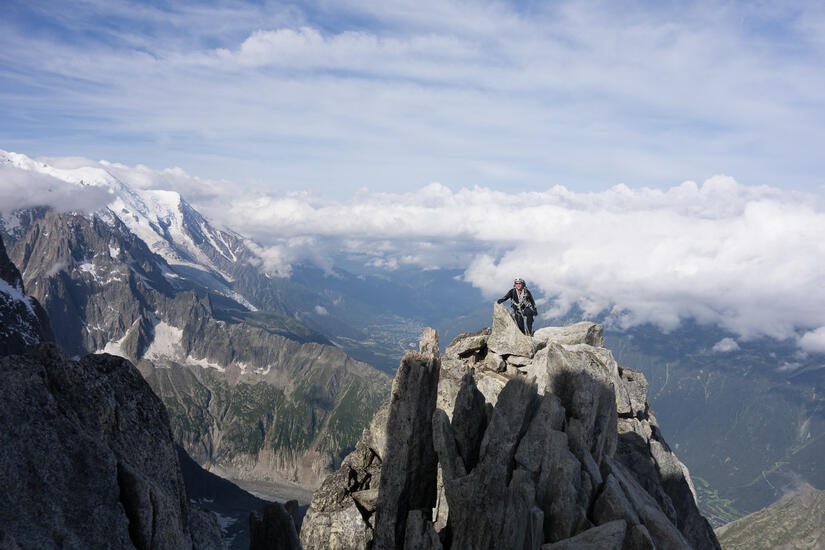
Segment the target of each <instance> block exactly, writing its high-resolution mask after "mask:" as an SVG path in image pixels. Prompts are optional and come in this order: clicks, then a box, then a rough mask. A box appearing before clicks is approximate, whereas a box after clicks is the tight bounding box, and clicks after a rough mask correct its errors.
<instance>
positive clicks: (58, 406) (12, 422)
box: [0, 344, 223, 549]
mask: <svg viewBox="0 0 825 550" xmlns="http://www.w3.org/2000/svg"><path fill="white" fill-rule="evenodd" d="M0 375H2V379H3V384H2V385H0V403H2V404H3V406H2V407H0V493H2V494H3V495H4V499H5V500H6V503H5V504H4V505H3V506H0V525H2V528H3V531H4V533H5V534H4V536H5V537H7V538H9V539H10V540H13V541H14V542H15V543H16V544H17V545H19V546H20V547H21V548H55V547H60V548H104V547H105V548H170V549H171V548H175V549H177V548H180V549H183V548H186V549H189V548H193V532H192V528H193V527H192V524H191V523H190V522H191V521H192V519H193V516H190V512H191V511H192V510H191V509H190V506H189V503H188V502H187V496H186V492H185V489H184V484H183V479H182V476H181V470H180V466H179V463H178V457H177V451H176V449H175V445H174V442H173V439H172V432H171V429H170V427H169V419H168V416H167V414H166V410H165V408H164V407H163V404H162V403H161V402H160V400H159V399H158V398H157V397H156V396H155V395H154V394H153V393H152V391H151V389H150V388H149V386H148V385H147V384H146V382H145V381H144V380H143V378H142V377H141V376H140V374H139V373H138V371H137V369H135V368H134V367H133V366H132V365H131V364H130V363H129V362H128V361H126V360H124V359H122V358H120V357H114V356H110V355H90V356H87V357H85V358H83V359H81V360H80V361H69V360H67V359H66V358H65V357H64V356H63V355H62V353H61V352H60V351H59V350H58V349H57V348H56V347H55V346H54V345H51V344H41V345H40V347H38V348H37V349H36V350H34V351H32V352H30V353H29V354H27V355H13V356H7V357H4V358H2V359H0ZM194 521H195V522H196V524H197V525H198V526H199V529H200V531H199V532H198V533H197V534H196V536H195V537H194V541H195V543H197V546H196V547H200V548H216V547H217V548H222V547H223V545H222V544H220V545H219V546H210V543H209V541H212V542H213V543H215V541H216V536H215V534H216V532H217V540H218V541H219V539H220V531H219V529H218V528H217V524H216V523H215V521H214V516H212V518H211V519H210V518H209V517H200V516H199V515H198V516H197V517H195V519H194ZM201 545H203V546H201Z"/></svg>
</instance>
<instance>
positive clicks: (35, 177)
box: [0, 151, 112, 215]
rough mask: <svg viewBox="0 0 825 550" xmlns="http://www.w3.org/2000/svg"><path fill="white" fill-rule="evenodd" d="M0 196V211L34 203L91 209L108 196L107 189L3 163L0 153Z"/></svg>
mask: <svg viewBox="0 0 825 550" xmlns="http://www.w3.org/2000/svg"><path fill="white" fill-rule="evenodd" d="M2 153H3V152H2V151H0V154H2ZM0 197H2V200H0V215H3V214H9V213H11V212H13V211H14V210H18V209H21V208H32V207H36V206H51V207H52V208H54V209H56V210H59V211H62V212H69V211H70V212H93V211H95V210H97V209H99V208H102V207H103V206H105V205H106V204H107V203H108V202H109V201H111V200H112V195H111V193H110V192H109V190H108V189H105V188H101V187H92V186H88V185H83V184H80V183H71V182H66V181H63V180H61V179H58V178H56V177H53V176H50V175H47V174H39V173H36V172H31V171H29V170H21V169H19V168H16V167H13V166H8V165H6V164H4V163H3V159H2V157H0Z"/></svg>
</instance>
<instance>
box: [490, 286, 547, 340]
mask: <svg viewBox="0 0 825 550" xmlns="http://www.w3.org/2000/svg"><path fill="white" fill-rule="evenodd" d="M507 300H511V301H512V302H511V304H510V306H511V307H512V308H513V318H514V319H515V321H516V324H517V325H518V329H519V330H520V331H521V332H522V333H524V334H526V335H527V336H532V335H533V317H535V316H536V314H537V313H538V311H537V310H536V301H535V300H533V295H532V294H531V293H530V290H529V289H528V288H527V283H525V282H524V279H521V278H516V280H515V281H513V288H511V289H510V291H509V292H508V293H507V294H505V295H504V297H503V298H499V299H498V300H497V301H498V303H499V304H501V303H503V302H506V301H507ZM525 321H527V327H526V328H527V331H526V332H525V330H524V329H525V326H524V324H525V323H524V322H525Z"/></svg>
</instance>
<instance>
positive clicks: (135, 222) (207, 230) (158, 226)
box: [0, 150, 255, 310]
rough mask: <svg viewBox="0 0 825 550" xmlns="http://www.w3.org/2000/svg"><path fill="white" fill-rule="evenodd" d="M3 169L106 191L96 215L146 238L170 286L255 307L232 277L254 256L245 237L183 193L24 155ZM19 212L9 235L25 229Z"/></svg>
mask: <svg viewBox="0 0 825 550" xmlns="http://www.w3.org/2000/svg"><path fill="white" fill-rule="evenodd" d="M0 167H11V168H16V169H19V170H26V171H30V172H35V173H38V174H43V175H46V176H50V177H52V178H55V179H57V180H59V181H60V182H63V183H64V184H68V185H72V186H77V187H78V189H81V188H83V187H97V188H102V189H106V190H107V191H108V192H109V193H110V194H111V201H110V202H109V203H108V205H107V207H106V208H105V209H103V210H99V211H97V212H95V214H96V215H98V216H99V217H100V218H101V219H102V220H104V221H105V222H107V223H108V224H109V225H113V223H114V219H115V218H117V219H118V220H119V221H120V222H122V223H123V224H124V225H125V226H126V227H127V228H128V230H129V231H130V232H131V233H133V234H134V235H136V236H137V237H138V238H140V239H141V240H142V241H143V242H144V243H145V244H146V246H148V247H149V250H151V251H152V252H154V253H155V254H158V255H159V256H161V257H162V258H163V259H164V260H166V262H167V263H168V265H169V267H170V268H171V270H170V271H169V272H167V273H166V276H167V277H168V278H169V279H170V282H172V283H173V284H174V282H175V281H174V279H176V278H180V277H185V278H188V279H195V280H197V282H198V283H199V284H201V285H204V286H206V287H208V288H210V289H211V290H214V291H216V292H219V293H220V294H223V295H225V296H228V297H230V298H232V299H233V300H236V301H238V302H239V303H241V304H242V305H244V306H245V307H246V308H248V309H250V310H254V309H255V307H254V306H253V305H252V304H251V303H250V302H249V301H248V300H246V299H245V298H244V297H243V296H242V295H240V294H238V293H237V292H235V291H234V290H232V289H231V288H230V283H231V282H232V280H233V278H232V275H231V274H230V273H231V271H233V269H234V268H235V266H236V264H238V262H241V261H244V262H245V261H246V260H248V259H249V258H250V257H253V254H252V252H251V251H250V250H249V249H248V248H247V247H246V246H244V239H243V237H241V236H240V235H238V234H237V233H234V232H232V231H228V230H223V229H218V228H215V227H213V226H212V225H211V224H210V223H209V222H208V221H207V220H206V219H205V218H204V217H203V216H202V215H201V214H200V213H199V212H198V211H197V210H195V209H194V208H192V206H191V205H189V204H188V203H187V202H186V201H185V200H184V199H183V197H181V196H180V194H179V193H177V192H175V191H166V190H159V189H135V188H133V187H130V186H128V185H127V184H125V183H124V182H122V181H121V180H119V179H118V178H117V177H115V176H114V175H113V174H112V173H111V172H109V171H108V170H107V169H106V168H105V163H100V164H99V165H96V166H78V167H72V168H59V167H55V166H52V165H50V164H47V163H44V162H40V161H36V160H34V159H31V158H29V157H27V156H26V155H22V154H19V153H10V152H7V151H3V150H0ZM17 215H19V214H17ZM20 223H21V221H20V220H19V219H15V214H11V215H7V216H6V219H4V220H3V224H4V225H5V227H6V230H7V231H10V230H13V229H14V228H15V227H18V226H19V225H20Z"/></svg>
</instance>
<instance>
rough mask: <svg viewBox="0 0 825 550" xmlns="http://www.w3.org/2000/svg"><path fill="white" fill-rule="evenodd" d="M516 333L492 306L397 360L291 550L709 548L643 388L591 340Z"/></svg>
mask: <svg viewBox="0 0 825 550" xmlns="http://www.w3.org/2000/svg"><path fill="white" fill-rule="evenodd" d="M502 312H503V314H502ZM511 325H512V326H511ZM514 328H515V323H513V321H512V319H510V317H509V315H508V314H507V312H506V310H505V309H504V308H502V307H500V306H498V305H497V306H496V308H495V310H494V323H493V328H492V330H489V329H488V330H485V331H481V332H479V333H476V334H462V335H460V336H459V337H457V338H456V340H454V341H453V342H452V343H451V344H450V345H449V346H448V348H447V353H446V354H445V355H444V356H442V357H440V358H439V357H438V356H437V355H436V354H435V353H434V352H432V350H433V349H437V345H436V346H435V347H434V346H433V344H432V341H431V336H428V337H427V338H425V341H423V342H422V345H421V348H422V350H427V353H423V354H422V353H421V352H414V353H410V354H408V355H407V356H405V358H404V359H403V360H402V363H401V368H400V369H399V372H398V375H397V377H396V380H395V382H394V385H393V396H392V398H391V401H390V403H389V405H388V406H386V407H385V408H383V409H382V411H383V412H380V413H379V414H378V415H376V419H374V420H373V422H372V424H371V425H370V428H369V429H368V430H365V431H364V434H363V437H362V439H361V441H360V442H359V445H358V447H356V450H355V451H354V452H353V453H352V454H351V455H349V456H348V457H347V458H346V459H345V460H344V466H343V467H342V470H341V471H339V472H338V473H336V474H333V475H332V476H330V477H329V478H328V479H327V480H326V481H325V482H324V484H323V485H322V487H321V489H320V490H319V491H318V492H317V493H316V495H315V497H314V498H313V502H312V505H311V507H310V510H309V513H308V514H307V517H306V519H305V521H304V525H303V529H302V534H301V538H302V542H303V544H304V548H306V549H307V550H312V549H316V548H318V549H320V548H329V549H345V548H346V549H349V548H360V549H365V550H366V549H393V548H404V549H419V550H435V549H440V548H451V549H453V550H464V549H468V550H469V549H474V550H480V549H491V550H492V549H498V548H511V549H515V550H538V549H543V550H551V549H555V550H558V549H564V548H605V549H609V548H615V549H616V550H634V549H653V548H660V549H665V548H666V549H689V548H695V549H718V548H719V543H718V541H717V540H716V537H715V536H714V534H713V531H712V529H711V527H710V524H709V523H708V522H707V520H705V518H703V517H702V516H701V515H700V514H699V511H698V508H697V507H696V502H695V499H694V497H693V496H692V493H691V482H690V476H689V474H688V473H687V469H686V468H685V467H684V465H683V464H682V463H681V462H679V460H678V459H677V458H676V456H675V455H674V454H673V453H672V451H671V450H670V448H669V447H668V446H667V444H666V443H665V442H664V439H663V438H662V435H661V431H660V430H659V427H658V424H657V423H656V419H655V417H654V416H653V414H652V411H651V409H650V406H649V404H648V403H647V400H646V391H647V387H646V386H647V383H646V381H645V379H644V376H643V375H642V374H641V373H638V372H635V371H632V370H630V369H626V368H622V367H619V366H618V365H617V364H616V361H615V360H614V359H613V356H612V354H611V353H610V352H609V351H608V350H606V349H604V348H603V347H601V345H602V342H603V340H602V336H601V335H602V328H601V326H599V325H596V324H594V323H580V324H577V325H574V326H573V327H556V328H555V329H550V330H545V331H543V332H540V333H537V337H535V338H531V337H527V336H524V335H522V334H521V333H516V332H515V331H514V330H513V329H514ZM515 330H516V331H517V328H516V329H515ZM428 334H430V335H431V333H428ZM491 357H492V360H491ZM491 366H495V367H496V370H501V371H503V372H502V373H500V372H496V371H495V370H491V369H490V367H491ZM436 367H438V368H436ZM434 381H435V382H436V384H437V385H434V384H433V382H434ZM431 404H434V406H433V405H431ZM427 438H431V439H430V440H427ZM377 442H380V444H377ZM431 448H432V449H433V450H434V452H435V453H436V455H437V457H438V464H437V466H438V470H437V474H434V473H433V468H434V466H433V462H432V460H431V455H430V454H429V453H430V449H431ZM421 449H426V452H421V451H420V450H421ZM413 450H414V451H413ZM399 452H400V453H403V456H401V455H399V454H398V453H399ZM416 457H421V458H416ZM342 471H344V472H345V473H344V474H342V473H341V472H342ZM359 479H360V480H366V479H370V480H371V481H370V482H369V485H370V490H374V488H375V487H376V486H377V487H378V491H377V493H378V494H377V496H376V497H375V498H374V499H373V500H372V501H371V502H372V503H374V504H370V505H365V504H364V500H363V499H361V495H362V493H363V491H364V485H363V482H361V485H358V484H357V483H356V484H353V483H352V480H359ZM376 479H380V482H379V483H377V484H376V483H375V480H376ZM344 480H347V481H346V482H344ZM411 483H414V484H415V488H414V491H412V490H411ZM413 493H414V494H415V495H416V496H415V497H413ZM432 495H435V505H434V506H433V504H432V502H433V501H432V498H431V496H432ZM332 501H334V502H337V503H339V505H338V506H330V505H329V504H330V502H332ZM344 532H347V533H350V535H349V536H347V537H346V540H344V537H342V536H341V533H344Z"/></svg>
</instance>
